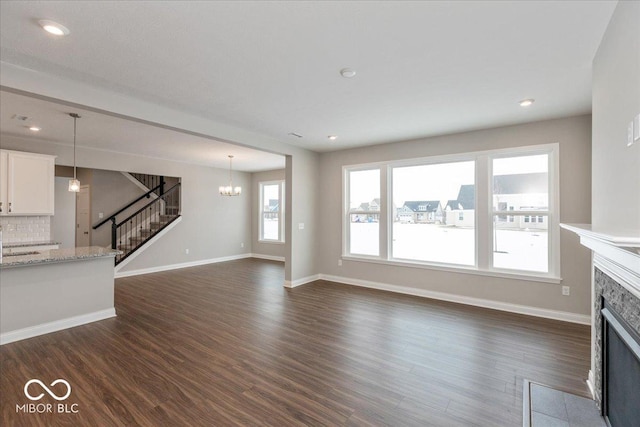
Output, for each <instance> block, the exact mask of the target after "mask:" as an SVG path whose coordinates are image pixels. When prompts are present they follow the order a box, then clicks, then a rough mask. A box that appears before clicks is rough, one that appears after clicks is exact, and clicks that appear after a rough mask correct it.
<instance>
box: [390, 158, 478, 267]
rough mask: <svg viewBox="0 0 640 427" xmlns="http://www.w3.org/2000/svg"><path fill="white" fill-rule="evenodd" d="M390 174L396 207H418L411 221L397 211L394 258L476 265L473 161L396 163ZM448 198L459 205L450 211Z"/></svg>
mask: <svg viewBox="0 0 640 427" xmlns="http://www.w3.org/2000/svg"><path fill="white" fill-rule="evenodd" d="M391 174H392V182H393V185H392V194H393V206H394V209H396V210H397V209H398V208H401V209H403V210H404V211H405V212H417V213H416V214H414V218H413V221H411V222H410V223H407V222H404V221H401V220H399V219H398V218H397V215H393V218H394V220H393V227H392V229H391V230H392V239H391V242H392V244H391V258H393V259H405V260H411V261H429V262H433V263H445V264H460V265H474V264H475V252H474V251H475V230H474V229H475V221H474V217H473V212H474V207H475V200H474V195H473V187H474V174H475V163H474V162H456V163H438V164H422V165H415V166H398V167H392V168H391ZM449 200H457V202H458V204H457V206H456V207H455V208H456V210H452V211H450V212H449V214H448V215H447V212H446V211H445V207H446V206H447V202H448V201H449ZM465 213H466V214H467V215H466V216H465Z"/></svg>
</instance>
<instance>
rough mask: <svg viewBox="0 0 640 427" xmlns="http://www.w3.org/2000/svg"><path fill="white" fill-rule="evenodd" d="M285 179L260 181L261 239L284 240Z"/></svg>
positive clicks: (270, 240) (268, 240)
mask: <svg viewBox="0 0 640 427" xmlns="http://www.w3.org/2000/svg"><path fill="white" fill-rule="evenodd" d="M283 204H284V181H270V182H261V183H260V241H262V242H284V206H283Z"/></svg>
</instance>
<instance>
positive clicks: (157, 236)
mask: <svg viewBox="0 0 640 427" xmlns="http://www.w3.org/2000/svg"><path fill="white" fill-rule="evenodd" d="M180 222H182V216H179V217H178V218H176V219H175V220H173V221H171V224H169V225H167V226H166V227H165V228H163V229H162V230H161V231H160V232H158V233H157V234H155V235H154V236H153V237H152V238H151V239H149V240H148V241H146V242H144V245H142V247H141V248H140V249H138V250H137V251H135V252H134V253H132V254H131V255H129V256H128V257H126V258H125V259H124V261H122V262H121V263H120V264H118V265H117V266H116V268H115V270H114V271H115V273H116V277H119V276H118V273H119V272H120V270H122V269H123V268H124V267H125V266H126V265H127V264H129V263H130V262H131V261H133V260H134V259H136V258H137V257H138V256H140V255H141V254H142V253H143V252H144V251H146V250H147V249H148V248H149V246H151V245H153V244H154V243H155V242H156V241H158V240H159V239H160V238H161V237H162V236H164V235H165V234H167V233H168V232H169V230H171V229H172V228H173V227H175V226H176V225H178V224H179V223H180ZM123 277H124V276H123Z"/></svg>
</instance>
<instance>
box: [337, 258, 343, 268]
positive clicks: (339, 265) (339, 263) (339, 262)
mask: <svg viewBox="0 0 640 427" xmlns="http://www.w3.org/2000/svg"><path fill="white" fill-rule="evenodd" d="M338 267H342V260H341V259H339V260H338Z"/></svg>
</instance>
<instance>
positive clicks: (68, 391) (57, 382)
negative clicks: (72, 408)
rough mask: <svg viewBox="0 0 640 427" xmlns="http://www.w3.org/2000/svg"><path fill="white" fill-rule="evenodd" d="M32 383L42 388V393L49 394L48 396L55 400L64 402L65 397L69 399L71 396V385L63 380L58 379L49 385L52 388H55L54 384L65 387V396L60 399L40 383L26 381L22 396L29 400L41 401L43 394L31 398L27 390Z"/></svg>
mask: <svg viewBox="0 0 640 427" xmlns="http://www.w3.org/2000/svg"><path fill="white" fill-rule="evenodd" d="M32 383H36V384H39V385H40V387H42V388H43V389H44V391H46V392H47V393H49V396H51V397H53V398H54V399H56V400H65V399H66V398H67V397H69V396H70V395H71V385H70V384H69V383H68V382H67V381H65V380H63V379H61V378H58V379H57V380H55V381H54V382H52V383H51V384H50V386H51V387H53V386H55V385H56V384H59V383H62V384H64V385H66V386H67V394H65V395H64V396H62V397H60V396H58V395H57V394H55V393H54V392H53V391H51V389H50V388H49V387H47V386H46V385H45V384H44V383H43V382H42V381H40V380H35V379H33V380H29V381H27V383H26V384H25V385H24V395H25V396H27V397H28V398H29V399H31V400H40V399H42V396H44V393H40V394H39V395H37V396H31V395H30V394H29V390H28V388H29V386H30V385H31V384H32Z"/></svg>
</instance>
